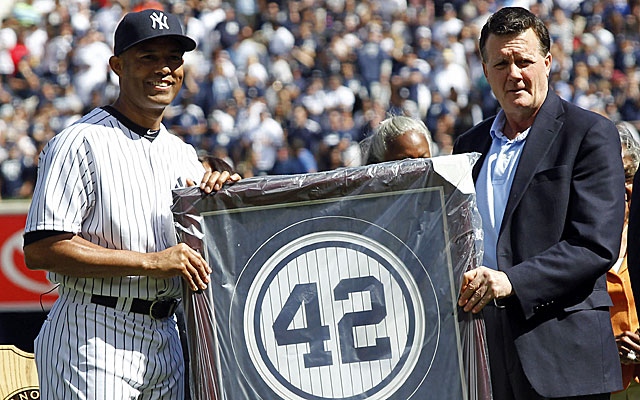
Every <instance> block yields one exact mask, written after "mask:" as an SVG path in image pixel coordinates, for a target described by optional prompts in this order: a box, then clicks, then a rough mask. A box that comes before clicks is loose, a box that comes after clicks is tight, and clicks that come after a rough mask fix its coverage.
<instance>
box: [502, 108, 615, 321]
mask: <svg viewBox="0 0 640 400" xmlns="http://www.w3.org/2000/svg"><path fill="white" fill-rule="evenodd" d="M567 123H570V121H567ZM566 129H567V130H570V129H578V128H577V127H572V126H567V128H566ZM572 136H573V137H574V138H575V139H576V140H581V142H580V143H579V145H578V147H577V150H576V152H575V157H574V160H573V165H569V167H570V169H571V176H570V178H569V179H567V180H566V182H565V183H564V184H565V185H569V188H568V190H565V191H564V193H568V198H567V199H561V200H560V201H561V202H562V203H561V204H562V205H564V204H566V218H565V219H564V221H563V220H559V221H551V222H549V221H547V223H550V224H555V226H549V227H548V229H547V228H544V229H543V230H541V232H547V231H548V232H553V231H558V232H561V235H560V240H558V241H557V242H555V243H552V244H551V245H550V246H549V247H548V248H546V249H545V250H542V251H539V252H534V253H531V254H526V253H527V246H530V247H532V246H535V243H536V241H538V243H540V242H542V241H544V240H548V239H546V238H544V237H542V236H543V235H542V234H537V235H531V236H529V233H528V232H527V229H526V228H527V225H526V224H540V223H541V222H540V218H539V215H540V214H539V213H540V212H545V208H546V207H553V205H552V204H547V205H544V204H540V205H539V206H538V207H537V209H527V210H519V213H520V214H519V218H520V219H521V223H520V227H519V228H517V229H519V231H518V232H515V234H514V232H512V234H511V235H510V236H511V240H513V241H517V243H511V248H513V247H514V246H518V248H519V249H520V251H521V253H522V254H521V255H523V256H522V257H521V258H520V260H519V261H520V262H519V263H515V261H516V260H514V264H515V265H513V266H512V267H510V268H505V270H504V271H505V273H506V274H507V276H508V277H509V280H510V281H511V284H512V285H513V288H514V292H515V296H516V298H517V300H518V301H519V303H520V307H521V308H522V311H523V312H524V315H525V317H526V318H530V317H532V316H533V315H534V314H536V313H538V312H540V311H543V310H545V309H551V308H556V307H561V308H562V309H564V310H565V311H570V310H577V309H581V308H584V309H588V308H593V307H601V306H606V304H607V303H609V304H610V300H608V299H605V295H606V282H605V283H603V282H604V279H600V280H602V281H603V282H600V281H599V278H601V277H602V276H603V275H604V274H605V273H606V271H607V270H608V269H609V268H610V267H611V265H612V264H613V263H614V262H615V260H617V258H618V254H619V249H620V240H621V236H622V225H623V220H624V171H623V167H622V159H621V145H620V140H619V136H618V133H617V130H616V128H615V126H614V125H613V124H612V123H611V122H610V121H608V120H606V119H604V118H598V119H597V120H595V121H594V123H593V124H592V125H591V126H590V127H589V128H587V131H586V134H584V135H582V136H581V135H572ZM547 188H548V190H553V189H554V186H553V185H550V186H547ZM565 188H566V186H565ZM540 189H541V187H537V188H534V187H533V184H531V183H530V184H529V186H528V188H527V189H526V190H531V191H534V190H540ZM558 192H560V191H558ZM529 194H530V195H531V194H532V192H530V193H529ZM523 196H527V191H525V192H524V194H523ZM551 196H558V197H562V196H564V195H563V194H560V193H557V194H556V193H553V194H551ZM546 212H549V210H547V211H546ZM522 222H524V223H522ZM514 229H516V228H514ZM598 285H600V286H604V287H603V288H600V287H599V286H598ZM598 289H604V290H598ZM605 300H606V301H605Z"/></svg>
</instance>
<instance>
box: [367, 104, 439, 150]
mask: <svg viewBox="0 0 640 400" xmlns="http://www.w3.org/2000/svg"><path fill="white" fill-rule="evenodd" d="M410 131H416V132H419V133H421V134H423V135H424V137H425V138H426V139H427V143H428V144H429V148H431V134H429V129H427V126H426V125H425V124H424V122H422V121H420V120H419V119H415V118H409V117H405V116H404V115H396V116H393V117H389V118H387V119H385V120H384V121H382V122H380V125H378V128H377V129H376V131H375V133H374V134H373V135H372V136H371V147H370V148H369V160H372V161H373V162H382V161H384V159H385V154H387V150H388V149H389V144H390V143H392V142H393V141H394V140H395V139H396V138H397V137H398V136H402V135H404V134H405V133H407V132H410Z"/></svg>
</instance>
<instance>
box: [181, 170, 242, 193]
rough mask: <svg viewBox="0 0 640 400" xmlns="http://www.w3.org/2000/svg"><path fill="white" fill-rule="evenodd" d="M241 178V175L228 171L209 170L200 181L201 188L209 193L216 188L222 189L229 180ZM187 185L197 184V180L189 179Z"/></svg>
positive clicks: (234, 180)
mask: <svg viewBox="0 0 640 400" xmlns="http://www.w3.org/2000/svg"><path fill="white" fill-rule="evenodd" d="M240 179H242V178H241V177H240V175H238V174H233V175H232V174H230V173H229V172H227V171H223V172H220V171H207V172H205V173H204V176H203V177H202V181H201V182H200V189H202V190H203V191H204V192H205V193H207V194H209V193H211V192H213V191H214V190H220V189H221V188H222V185H223V184H224V183H225V182H227V181H228V182H238V181H239V180H240ZM187 186H195V182H194V181H192V180H191V179H187Z"/></svg>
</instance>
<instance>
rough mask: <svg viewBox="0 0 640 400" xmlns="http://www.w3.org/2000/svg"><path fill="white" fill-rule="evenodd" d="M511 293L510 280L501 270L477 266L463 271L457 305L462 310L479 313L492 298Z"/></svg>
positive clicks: (506, 295)
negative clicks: (462, 308)
mask: <svg viewBox="0 0 640 400" xmlns="http://www.w3.org/2000/svg"><path fill="white" fill-rule="evenodd" d="M512 294H513V287H512V286H511V282H510V281H509V278H508V277H507V274H505V273H504V272H502V271H496V270H495V269H491V268H487V267H478V268H476V269H473V270H471V271H468V272H465V274H464V280H463V282H462V288H461V289H460V297H459V299H458V305H459V306H460V307H464V311H466V312H469V311H471V312H473V313H474V314H475V313H479V312H480V310H482V309H483V308H484V306H486V305H487V304H488V303H489V302H490V301H493V299H503V298H505V297H509V296H511V295H512Z"/></svg>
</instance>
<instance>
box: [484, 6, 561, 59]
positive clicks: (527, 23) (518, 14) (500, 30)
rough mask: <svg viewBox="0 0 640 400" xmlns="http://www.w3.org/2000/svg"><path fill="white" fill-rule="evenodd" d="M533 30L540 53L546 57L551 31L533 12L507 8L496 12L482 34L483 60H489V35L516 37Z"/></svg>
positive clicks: (518, 8) (520, 8)
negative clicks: (487, 45)
mask: <svg viewBox="0 0 640 400" xmlns="http://www.w3.org/2000/svg"><path fill="white" fill-rule="evenodd" d="M529 28H531V29H533V31H534V32H535V34H536V36H537V37H538V42H539V43H540V53H541V54H542V56H543V57H546V55H547V53H549V50H550V49H551V39H550V38H549V30H548V29H547V27H546V25H545V24H544V22H543V21H542V20H541V19H540V18H538V17H537V16H536V15H535V14H533V13H532V12H531V11H529V10H527V9H524V8H522V7H505V8H502V9H500V10H498V11H496V12H495V13H494V14H493V15H491V16H490V17H489V19H488V20H487V22H486V23H485V24H484V26H483V27H482V31H481V32H480V55H481V56H482V60H483V61H486V60H487V55H486V52H485V45H486V44H487V39H488V38H489V35H491V34H494V35H498V36H507V35H516V34H520V33H523V32H526V31H527V30H528V29H529Z"/></svg>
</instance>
